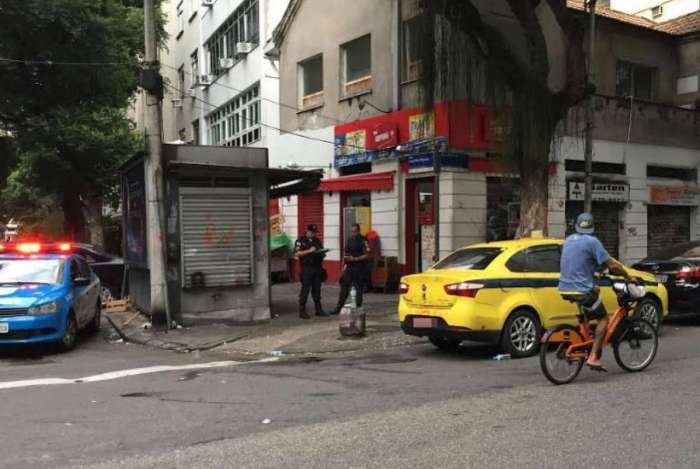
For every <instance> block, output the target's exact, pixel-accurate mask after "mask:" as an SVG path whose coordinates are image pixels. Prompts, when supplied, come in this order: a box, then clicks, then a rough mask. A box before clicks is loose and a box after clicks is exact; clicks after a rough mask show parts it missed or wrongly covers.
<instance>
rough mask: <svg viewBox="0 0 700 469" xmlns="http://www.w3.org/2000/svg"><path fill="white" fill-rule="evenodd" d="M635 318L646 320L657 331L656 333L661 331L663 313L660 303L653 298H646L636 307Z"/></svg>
mask: <svg viewBox="0 0 700 469" xmlns="http://www.w3.org/2000/svg"><path fill="white" fill-rule="evenodd" d="M634 310H635V316H636V317H637V318H639V319H645V320H647V321H649V323H650V324H651V325H652V326H653V327H654V329H656V332H659V331H660V330H661V324H662V323H663V313H662V312H661V307H660V306H659V303H657V302H656V301H654V300H653V299H651V298H644V299H642V300H640V301H639V302H638V303H637V306H636V307H635V309H634Z"/></svg>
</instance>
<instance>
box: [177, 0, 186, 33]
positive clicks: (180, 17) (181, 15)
mask: <svg viewBox="0 0 700 469" xmlns="http://www.w3.org/2000/svg"><path fill="white" fill-rule="evenodd" d="M182 3H183V0H180V3H178V4H177V36H176V38H177V39H180V36H182V33H183V32H184V31H185V7H184V6H183V4H182Z"/></svg>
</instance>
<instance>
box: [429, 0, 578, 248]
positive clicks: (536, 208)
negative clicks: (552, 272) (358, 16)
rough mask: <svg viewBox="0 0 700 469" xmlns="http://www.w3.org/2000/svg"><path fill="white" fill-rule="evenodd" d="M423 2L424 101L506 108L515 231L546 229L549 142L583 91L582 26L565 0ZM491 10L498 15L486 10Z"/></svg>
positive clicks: (451, 0) (550, 144)
mask: <svg viewBox="0 0 700 469" xmlns="http://www.w3.org/2000/svg"><path fill="white" fill-rule="evenodd" d="M421 7H422V9H423V19H424V21H423V23H424V28H425V33H426V34H425V36H426V37H428V38H429V40H428V41H426V43H425V46H424V50H423V53H422V55H423V63H424V65H425V67H424V68H425V73H424V76H423V80H422V83H423V88H424V90H425V96H426V99H427V104H428V103H431V102H432V101H433V100H436V99H437V100H449V99H455V98H460V97H463V98H466V99H470V100H472V101H476V102H481V103H486V104H490V105H492V106H495V107H497V108H507V109H508V110H509V111H510V112H508V115H509V116H510V122H509V132H508V136H507V139H508V141H507V145H506V147H505V149H504V153H505V154H507V155H508V156H510V157H512V158H514V159H515V161H516V162H517V164H518V167H519V169H520V180H521V217H520V227H519V229H518V233H519V235H527V234H529V233H530V232H531V231H533V230H536V229H538V230H546V224H547V221H546V217H547V193H548V179H549V174H548V170H549V154H550V149H551V146H552V141H553V138H554V136H555V133H556V130H557V127H558V126H560V125H562V123H563V121H564V120H565V117H566V116H567V114H568V112H569V110H570V109H571V108H572V107H574V106H576V105H577V104H578V103H580V102H581V101H582V100H583V99H584V98H585V97H586V95H587V90H586V72H585V57H584V54H583V37H584V32H585V29H584V26H583V23H582V22H581V21H580V20H579V19H578V18H576V17H575V16H574V15H573V14H572V12H571V11H569V10H568V9H567V7H566V0H539V1H533V0H496V1H493V2H484V1H479V0H423V1H422V2H421ZM487 7H488V8H487ZM498 8H500V9H501V10H502V11H501V10H498ZM491 9H493V10H498V11H499V13H501V14H496V15H493V14H488V13H484V12H488V11H489V10H491Z"/></svg>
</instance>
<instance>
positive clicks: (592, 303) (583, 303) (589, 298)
mask: <svg viewBox="0 0 700 469" xmlns="http://www.w3.org/2000/svg"><path fill="white" fill-rule="evenodd" d="M561 296H562V298H564V299H565V300H568V301H573V302H574V303H577V304H578V305H579V306H580V307H581V312H582V313H583V315H584V316H585V317H586V319H587V320H589V321H597V320H600V319H603V318H604V317H606V316H607V315H608V312H607V311H606V310H605V306H604V305H603V302H602V301H600V297H599V296H598V294H597V293H596V292H594V291H591V292H588V293H566V294H562V295H561Z"/></svg>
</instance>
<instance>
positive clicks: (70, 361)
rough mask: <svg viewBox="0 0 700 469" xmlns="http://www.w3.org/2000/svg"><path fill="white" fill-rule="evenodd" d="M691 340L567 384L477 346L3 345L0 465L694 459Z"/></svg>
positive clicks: (549, 463) (697, 360)
mask: <svg viewBox="0 0 700 469" xmlns="http://www.w3.org/2000/svg"><path fill="white" fill-rule="evenodd" d="M699 337H700V322H698V321H683V322H680V323H675V324H671V325H667V327H666V328H665V330H664V332H663V334H662V337H661V343H660V350H659V355H658V356H657V358H656V361H655V362H654V364H653V365H652V366H651V367H650V368H649V369H648V370H647V371H645V372H643V373H640V374H628V373H625V372H623V371H621V370H619V369H618V368H617V367H616V365H615V364H614V361H613V359H612V356H611V355H612V354H610V353H608V354H606V356H605V357H604V361H605V362H606V363H607V364H608V367H609V369H610V372H609V373H607V374H599V373H593V372H590V371H586V370H584V371H583V372H582V374H581V376H580V377H579V378H578V380H577V381H576V382H575V383H574V384H572V385H568V386H564V387H554V386H552V385H550V384H549V383H548V382H547V381H546V380H545V379H544V377H543V376H542V374H541V373H540V370H539V364H538V361H537V359H534V358H531V359H524V360H506V361H493V360H492V359H491V357H492V356H493V355H494V353H495V351H494V350H493V349H491V348H489V347H484V346H479V345H467V346H465V347H463V349H462V350H461V351H460V352H458V353H454V354H445V353H441V352H438V351H436V350H434V349H433V347H432V346H430V345H429V344H420V345H415V346H411V347H403V348H396V349H391V350H387V351H386V352H384V353H382V354H376V353H374V354H371V355H368V354H353V355H348V356H340V357H334V358H328V359H325V360H322V361H315V360H306V361H305V360H296V361H293V362H284V361H282V362H276V363H257V364H236V363H232V364H224V365H225V366H222V367H218V368H204V369H197V370H193V369H182V370H175V371H160V372H156V371H158V370H151V371H154V372H151V371H149V372H148V373H149V374H142V375H137V376H128V373H126V374H125V376H122V375H121V374H120V373H113V374H110V375H103V373H105V372H115V371H117V370H125V369H132V368H137V367H139V368H140V367H148V366H153V365H171V366H179V365H193V364H197V363H202V362H211V361H215V360H217V359H218V358H217V356H216V355H215V354H209V355H204V354H203V355H201V356H199V357H193V356H190V355H176V354H172V353H167V352H159V351H154V350H152V349H145V348H141V347H137V346H133V345H129V346H127V345H124V344H111V343H107V342H106V341H104V340H103V339H102V338H90V339H87V340H86V341H85V342H84V343H83V344H82V346H81V347H80V348H79V349H78V350H76V351H75V352H73V353H70V354H66V355H60V354H47V355H44V354H43V352H42V351H41V350H33V351H21V350H20V351H14V352H12V353H7V352H5V353H2V354H0V370H1V372H2V374H1V375H0V376H1V378H0V388H1V387H2V386H3V383H5V386H7V383H8V382H12V383H14V384H12V385H13V386H15V385H16V386H18V387H13V388H10V389H0V402H2V404H1V405H0V421H2V422H3V430H4V431H3V432H2V437H1V438H0V451H1V452H2V455H3V456H2V458H0V467H13V468H15V467H20V468H21V467H27V468H29V467H31V468H37V467H104V468H113V467H114V468H140V467H153V468H162V467H168V468H200V467H201V468H209V467H217V468H218V467H235V468H248V467H251V468H253V467H255V468H257V467H260V468H266V467H290V468H295V467H304V468H328V467H382V468H395V467H397V468H398V467H412V468H414V467H460V468H463V467H512V466H518V467H522V468H530V467H532V468H542V467H569V466H571V467H585V466H588V465H591V466H593V467H623V468H624V467H630V468H631V467H635V468H639V467H674V468H676V467H689V468H690V467H692V468H697V467H700V445H698V441H700V439H699V437H698V435H697V433H698V430H697V428H698V426H697V419H698V416H700V400H698V399H697V392H698V385H699V384H700V374H699V373H698V370H699V369H700V347H698V346H697V343H698V338H699ZM96 375H97V376H102V377H104V376H107V377H106V378H105V379H108V380H104V381H97V382H80V383H74V382H68V381H67V382H65V383H64V384H42V383H43V381H36V382H33V383H32V384H34V385H33V386H28V385H27V384H28V383H27V382H26V381H24V380H29V379H32V380H43V379H45V378H65V379H69V380H74V379H76V378H81V377H90V376H96ZM100 379H102V378H100ZM87 381H90V380H89V379H87ZM267 419H269V423H268V420H267Z"/></svg>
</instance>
